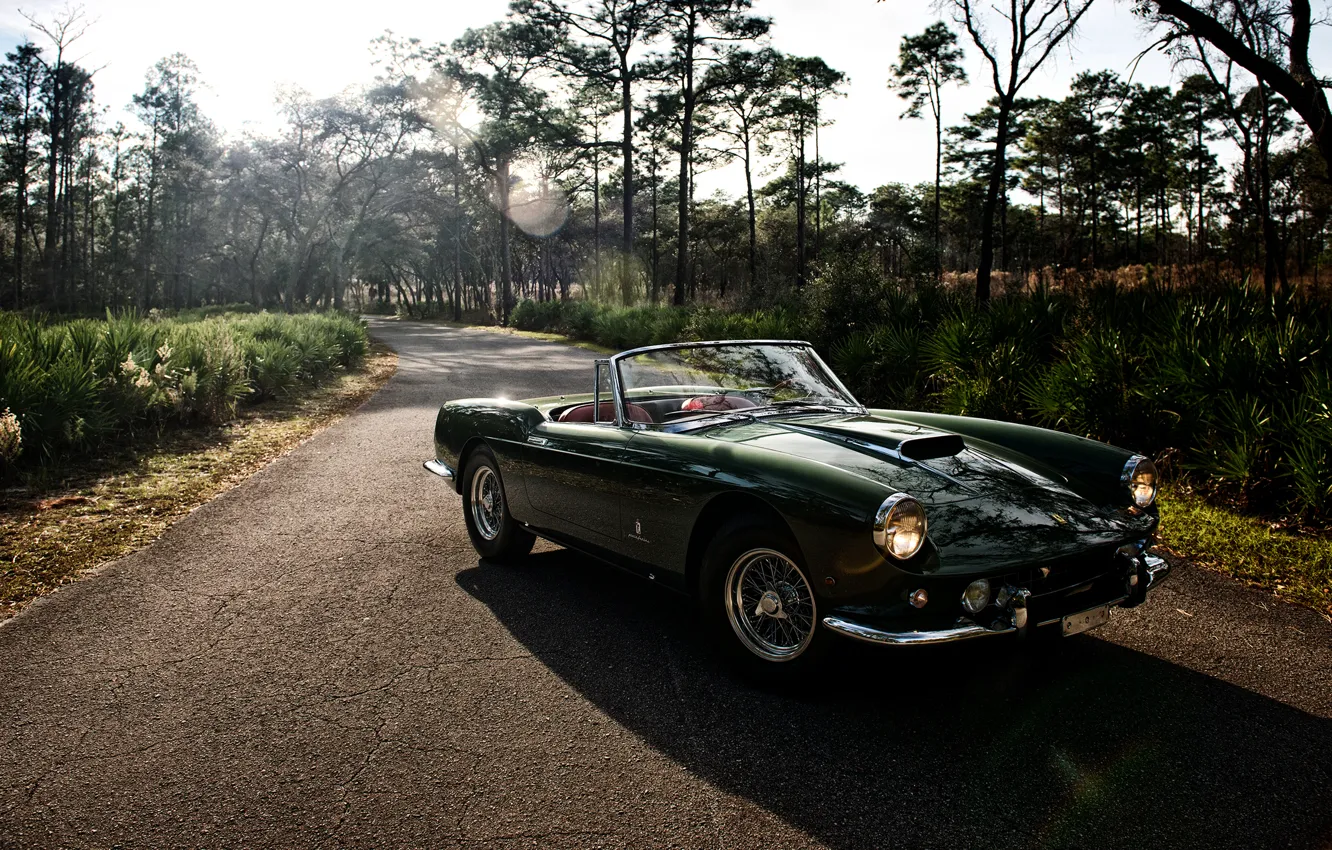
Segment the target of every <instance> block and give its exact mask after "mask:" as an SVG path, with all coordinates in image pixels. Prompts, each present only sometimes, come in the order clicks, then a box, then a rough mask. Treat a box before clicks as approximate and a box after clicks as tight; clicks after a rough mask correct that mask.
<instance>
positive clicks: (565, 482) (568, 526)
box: [524, 361, 633, 549]
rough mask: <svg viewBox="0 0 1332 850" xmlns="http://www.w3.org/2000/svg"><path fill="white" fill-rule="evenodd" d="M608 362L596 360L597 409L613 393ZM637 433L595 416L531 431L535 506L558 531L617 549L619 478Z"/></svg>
mask: <svg viewBox="0 0 1332 850" xmlns="http://www.w3.org/2000/svg"><path fill="white" fill-rule="evenodd" d="M608 372H609V364H608V362H607V361H598V362H597V378H596V380H597V392H596V393H595V394H594V402H593V403H594V405H596V407H595V408H594V409H595V410H596V411H597V412H600V411H601V410H602V406H601V402H602V401H604V400H609V399H612V398H614V396H613V395H611V392H610V381H609V377H608ZM632 434H633V432H632V431H631V430H630V429H629V428H623V427H620V426H619V425H617V424H616V423H615V422H614V421H605V420H603V419H600V418H599V417H596V416H594V417H593V421H590V422H542V423H541V424H540V425H538V426H536V427H535V428H533V429H532V431H531V433H529V434H528V437H527V443H526V445H525V446H524V450H525V452H526V455H527V460H528V463H527V470H528V474H527V476H526V487H527V497H528V500H529V501H530V502H531V504H532V508H533V509H534V510H535V511H537V512H538V513H540V514H542V516H543V519H545V520H546V521H547V522H549V524H550V526H551V528H552V529H553V530H555V531H562V532H564V533H566V534H573V535H575V536H578V537H587V532H592V533H593V534H594V535H595V537H594V538H592V539H590V540H589V542H591V543H595V544H597V545H600V546H603V547H606V548H612V549H613V548H615V547H614V544H615V542H616V541H618V539H619V536H620V493H621V490H620V487H619V486H617V485H616V482H615V478H616V473H617V469H618V466H619V461H620V460H621V458H622V457H623V454H624V448H625V445H626V444H627V443H628V441H629V438H630V436H631V435H632Z"/></svg>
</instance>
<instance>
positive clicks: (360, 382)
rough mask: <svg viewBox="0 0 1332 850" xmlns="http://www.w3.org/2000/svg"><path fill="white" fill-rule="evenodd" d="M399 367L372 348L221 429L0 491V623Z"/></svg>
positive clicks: (143, 541)
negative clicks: (334, 373)
mask: <svg viewBox="0 0 1332 850" xmlns="http://www.w3.org/2000/svg"><path fill="white" fill-rule="evenodd" d="M397 368H398V357H397V355H396V354H394V353H393V352H392V351H391V350H390V349H388V348H387V347H386V346H382V345H379V344H375V345H373V346H372V348H371V352H370V356H369V358H368V359H367V360H366V362H365V365H364V366H363V367H362V368H361V369H360V370H358V371H356V372H352V373H348V374H343V375H340V376H338V377H337V378H335V379H333V380H331V381H329V382H327V383H325V384H323V385H321V386H318V387H315V388H313V389H311V390H310V391H308V392H306V393H304V394H301V395H300V396H299V397H296V398H289V399H280V400H275V401H270V402H265V403H264V404H259V405H255V406H253V407H248V408H245V409H244V410H242V412H241V413H240V414H239V416H238V418H237V419H235V420H233V421H231V422H228V423H226V424H224V425H221V426H216V427H204V428H193V429H183V430H175V431H170V432H167V433H164V434H162V435H161V436H160V437H158V438H157V439H156V440H140V441H138V442H137V443H136V444H135V445H134V446H131V447H127V448H126V449H125V450H124V451H123V452H120V453H115V454H111V455H104V456H102V457H99V458H97V459H96V461H95V462H94V463H95V465H93V466H89V465H88V464H87V463H85V464H84V465H83V466H81V467H79V468H78V469H74V468H72V467H71V468H68V469H65V470H63V471H61V473H57V474H62V475H63V477H62V478H60V479H59V480H56V479H55V478H54V477H53V476H48V478H47V480H46V481H42V482H36V483H32V484H29V485H28V486H26V487H21V488H15V489H12V490H7V491H5V492H3V493H0V620H3V619H6V618H8V617H10V616H12V615H14V614H15V613H17V612H18V610H19V609H20V608H22V606H23V605H24V604H25V603H27V602H29V601H31V600H32V599H34V598H36V597H38V596H42V595H44V594H47V593H50V592H51V591H53V590H55V589H56V588H57V587H59V586H60V585H62V584H68V583H69V582H72V581H76V580H77V579H78V578H79V577H80V576H82V575H85V574H87V573H88V572H89V571H91V570H94V569H95V568H97V567H98V566H100V565H102V564H105V563H106V562H108V561H111V560H113V559H115V558H119V557H121V556H122V555H126V554H129V553H130V552H133V551H135V550H136V549H140V548H142V547H144V546H147V545H148V544H149V543H152V542H153V541H154V540H156V539H157V538H158V537H159V536H161V534H162V532H164V531H165V530H166V529H167V528H168V527H170V525H171V524H172V523H173V522H174V521H175V520H176V519H177V518H179V517H181V516H183V515H185V514H187V513H189V512H190V511H192V510H194V509H195V508H196V507H198V506H199V505H202V504H203V503H204V502H207V501H208V500H209V499H212V498H213V497H215V496H217V495H218V494H220V493H223V492H225V491H226V490H229V489H231V488H232V487H234V486H236V485H237V484H239V483H240V482H242V481H244V480H245V479H246V478H248V477H249V476H251V475H253V474H254V473H255V472H257V471H258V470H259V469H260V468H262V467H263V466H265V465H266V464H268V463H269V462H271V461H273V460H275V459H276V458H278V457H281V456H282V455H284V454H286V453H287V452H289V451H291V450H292V449H294V448H296V446H298V445H300V444H301V443H303V442H304V441H305V440H307V439H309V438H310V437H311V436H312V435H314V434H315V433H317V432H318V431H321V430H323V429H324V428H325V427H327V426H328V425H329V424H331V423H332V422H334V421H335V420H337V419H339V418H341V417H343V416H345V415H346V414H348V413H350V412H351V411H353V410H355V409H356V408H357V407H360V405H361V404H362V403H364V402H365V401H366V399H368V398H370V396H372V395H374V393H375V391H376V390H378V389H379V388H380V387H382V386H383V385H384V384H385V382H387V381H388V379H389V378H391V377H392V376H393V373H394V372H395V371H396V370H397Z"/></svg>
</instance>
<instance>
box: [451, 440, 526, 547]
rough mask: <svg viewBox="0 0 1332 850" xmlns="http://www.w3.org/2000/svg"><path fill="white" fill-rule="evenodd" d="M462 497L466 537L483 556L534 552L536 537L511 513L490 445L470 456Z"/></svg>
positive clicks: (464, 476) (464, 474)
mask: <svg viewBox="0 0 1332 850" xmlns="http://www.w3.org/2000/svg"><path fill="white" fill-rule="evenodd" d="M462 497H463V519H464V520H465V521H466V523H467V536H468V537H470V538H471V539H472V546H473V547H474V548H475V549H476V551H477V553H478V554H480V555H481V557H483V558H487V559H489V560H492V561H512V560H516V559H518V558H522V557H523V556H525V555H527V554H528V553H529V552H531V551H532V544H534V543H535V542H536V536H535V535H534V534H532V532H530V531H528V530H527V529H525V528H523V527H522V526H521V525H520V524H519V523H518V522H517V521H516V520H514V518H513V516H512V515H510V513H509V500H508V496H507V494H506V493H505V492H504V479H503V478H501V477H500V469H499V463H498V462H496V460H495V454H494V453H493V452H492V451H491V450H490V449H489V448H488V447H485V446H482V447H481V448H479V449H477V450H476V451H474V452H472V454H471V456H470V457H468V459H467V469H466V471H465V472H464V473H463V491H462Z"/></svg>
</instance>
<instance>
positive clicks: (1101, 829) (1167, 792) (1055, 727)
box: [457, 550, 1332, 848]
mask: <svg viewBox="0 0 1332 850" xmlns="http://www.w3.org/2000/svg"><path fill="white" fill-rule="evenodd" d="M457 580H458V583H459V585H460V586H461V587H462V588H463V589H464V590H466V592H468V593H469V594H471V595H472V596H473V597H475V598H476V599H478V600H480V601H481V602H482V603H484V604H485V605H487V606H488V607H489V608H490V609H491V611H493V612H494V614H495V616H496V617H497V618H498V619H499V621H500V622H501V623H503V624H504V626H505V627H506V628H507V629H508V630H509V631H510V632H511V633H512V634H513V635H514V637H515V638H517V639H518V640H519V641H520V642H521V643H522V644H523V645H524V646H526V647H527V648H528V650H530V651H531V653H532V654H533V655H534V656H535V657H536V658H537V659H539V660H540V661H541V662H542V663H544V664H545V665H546V666H547V667H549V668H550V669H551V670H552V671H554V672H555V673H556V674H558V675H559V676H560V677H562V678H563V679H564V680H565V681H566V682H568V683H569V684H570V685H571V686H572V687H573V688H575V689H576V690H577V691H578V692H580V693H581V694H582V695H584V696H585V697H586V698H587V699H588V700H590V701H591V702H592V703H594V704H595V705H596V706H597V707H598V708H599V709H600V710H602V711H603V712H605V713H606V714H607V715H608V716H609V717H611V718H612V719H614V720H615V721H616V722H618V723H620V724H622V725H623V726H624V727H625V728H627V729H628V730H630V731H631V732H633V733H634V734H636V735H638V736H640V737H641V738H642V739H644V740H646V741H647V742H648V743H650V744H651V745H652V746H653V747H655V748H656V749H658V750H659V751H661V752H662V753H664V754H665V755H667V756H669V757H670V758H671V759H674V760H675V761H677V762H678V763H680V764H682V765H684V766H685V767H687V768H688V769H689V770H690V771H691V772H692V773H693V774H695V775H696V776H699V777H701V778H703V779H704V780H706V781H708V782H709V783H712V784H713V785H715V786H716V787H719V788H721V789H724V790H725V791H727V792H729V793H731V794H735V795H738V796H741V797H743V798H746V799H748V800H751V801H753V802H754V803H755V804H757V805H759V806H761V807H763V808H765V809H767V810H768V811H770V812H772V813H774V814H775V815H777V816H778V817H780V818H781V819H783V820H785V821H786V822H788V823H790V824H791V825H793V826H795V827H797V828H799V829H801V830H803V831H805V832H806V833H808V834H809V835H811V836H812V837H814V838H816V839H818V840H819V841H822V842H824V843H826V844H827V845H828V846H831V847H838V848H850V847H866V846H889V845H891V846H944V845H947V846H982V845H984V846H990V845H991V844H993V845H994V846H1009V847H1012V846H1024V847H1034V846H1048V847H1079V848H1083V847H1101V846H1106V847H1109V846H1116V847H1276V846H1281V847H1326V846H1328V843H1329V841H1332V746H1330V745H1332V721H1328V720H1324V719H1321V718H1317V717H1313V716H1311V715H1309V714H1307V713H1305V712H1302V711H1298V710H1296V709H1293V708H1290V707H1288V706H1285V705H1282V704H1281V703H1278V702H1275V701H1273V700H1271V699H1268V698H1266V697H1263V696H1260V695H1258V694H1255V693H1252V692H1250V691H1247V690H1244V689H1241V688H1237V687H1234V686H1232V685H1229V684H1227V683H1225V682H1221V681H1218V680H1216V679H1213V678H1211V677H1208V676H1205V675H1202V674H1199V673H1196V672H1194V671H1192V670H1188V669H1186V668H1183V667H1180V666H1177V665H1174V664H1171V663H1168V662H1165V661H1162V660H1159V659H1157V658H1154V657H1151V656H1149V655H1145V654H1142V653H1139V652H1136V651H1132V650H1129V649H1125V648H1123V647H1120V646H1117V645H1115V644H1112V643H1109V642H1107V641H1104V640H1100V639H1097V638H1096V637H1094V636H1091V635H1087V636H1082V637H1079V638H1074V639H1071V640H1069V641H1066V642H1065V643H1064V644H1063V645H1062V646H1060V647H1059V649H1058V650H1057V651H1056V652H1054V653H1042V654H1035V653H1031V652H1025V651H1022V650H1020V649H1017V648H1015V647H1014V646H1013V645H1011V644H1006V645H1003V646H1000V645H997V644H999V643H1000V642H999V641H995V642H992V643H990V644H988V645H987V644H986V643H985V642H978V643H973V644H970V645H966V644H962V645H956V646H949V647H937V648H924V649H912V650H893V649H880V648H875V647H862V646H860V645H855V644H851V643H847V644H846V645H845V646H843V647H841V651H839V652H838V653H837V654H836V657H835V658H834V660H833V662H832V664H831V665H830V669H829V671H828V675H827V677H826V679H825V680H823V681H822V682H821V683H820V684H819V685H818V686H817V687H815V688H814V689H812V690H811V691H809V692H806V693H802V694H800V695H792V694H785V693H774V692H771V691H765V690H761V689H757V688H754V687H752V686H750V685H748V684H746V683H744V682H742V681H739V680H737V679H736V678H735V677H734V676H733V675H732V674H731V673H730V672H728V671H727V670H726V669H724V668H723V667H721V666H720V664H719V663H718V662H717V661H716V660H715V659H714V656H713V655H712V653H711V652H710V650H709V649H708V647H707V646H706V645H705V644H704V642H703V641H702V640H701V639H700V638H699V636H698V628H697V624H696V621H694V620H693V619H692V618H691V616H690V608H689V605H688V604H687V602H686V601H685V600H683V599H681V598H678V597H676V596H674V595H673V594H669V593H667V592H665V591H663V590H661V589H660V588H657V587H655V586H652V585H650V584H648V583H646V582H644V581H641V580H639V579H637V578H634V577H632V576H629V575H627V574H624V573H621V572H619V571H616V570H614V569H611V568H609V567H605V566H602V565H599V564H596V563H593V562H590V561H589V559H587V558H585V557H583V556H581V555H578V554H576V553H572V552H568V551H563V550H561V551H555V552H546V553H541V554H537V555H533V556H532V557H531V558H530V559H529V560H528V561H526V562H525V563H523V564H522V565H519V566H504V565H498V564H491V563H489V562H481V563H480V564H478V566H477V567H476V568H474V569H468V570H465V571H463V572H462V573H460V574H459V575H458V577H457ZM959 842H960V843H959Z"/></svg>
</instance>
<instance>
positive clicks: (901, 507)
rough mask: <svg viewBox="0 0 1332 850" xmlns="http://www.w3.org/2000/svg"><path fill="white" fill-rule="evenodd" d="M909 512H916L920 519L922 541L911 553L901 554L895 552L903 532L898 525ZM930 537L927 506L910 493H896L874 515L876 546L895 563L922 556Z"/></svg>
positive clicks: (884, 501) (917, 543)
mask: <svg viewBox="0 0 1332 850" xmlns="http://www.w3.org/2000/svg"><path fill="white" fill-rule="evenodd" d="M908 511H911V512H916V513H918V515H919V517H920V539H919V540H918V541H917V542H916V545H915V546H914V547H913V548H912V549H911V551H910V552H906V553H901V552H897V551H894V549H893V542H894V540H895V539H896V535H897V534H898V532H899V531H901V530H902V528H900V527H899V526H898V523H899V522H900V521H901V519H902V517H904V516H906V514H907V512H908ZM928 536H929V518H928V517H927V516H926V515H925V506H924V505H922V504H921V503H920V500H918V499H917V498H916V497H914V496H912V495H910V494H908V493H894V494H893V495H891V496H889V497H888V498H887V499H884V500H883V504H881V505H879V510H878V511H877V512H876V513H875V515H874V545H875V546H876V547H877V548H878V550H879V551H880V552H882V553H883V554H884V555H886V556H888V557H889V558H892V559H893V560H895V561H909V560H911V559H912V558H914V557H915V556H916V555H918V554H920V550H921V549H923V548H924V547H925V539H926V538H927V537H928Z"/></svg>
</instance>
